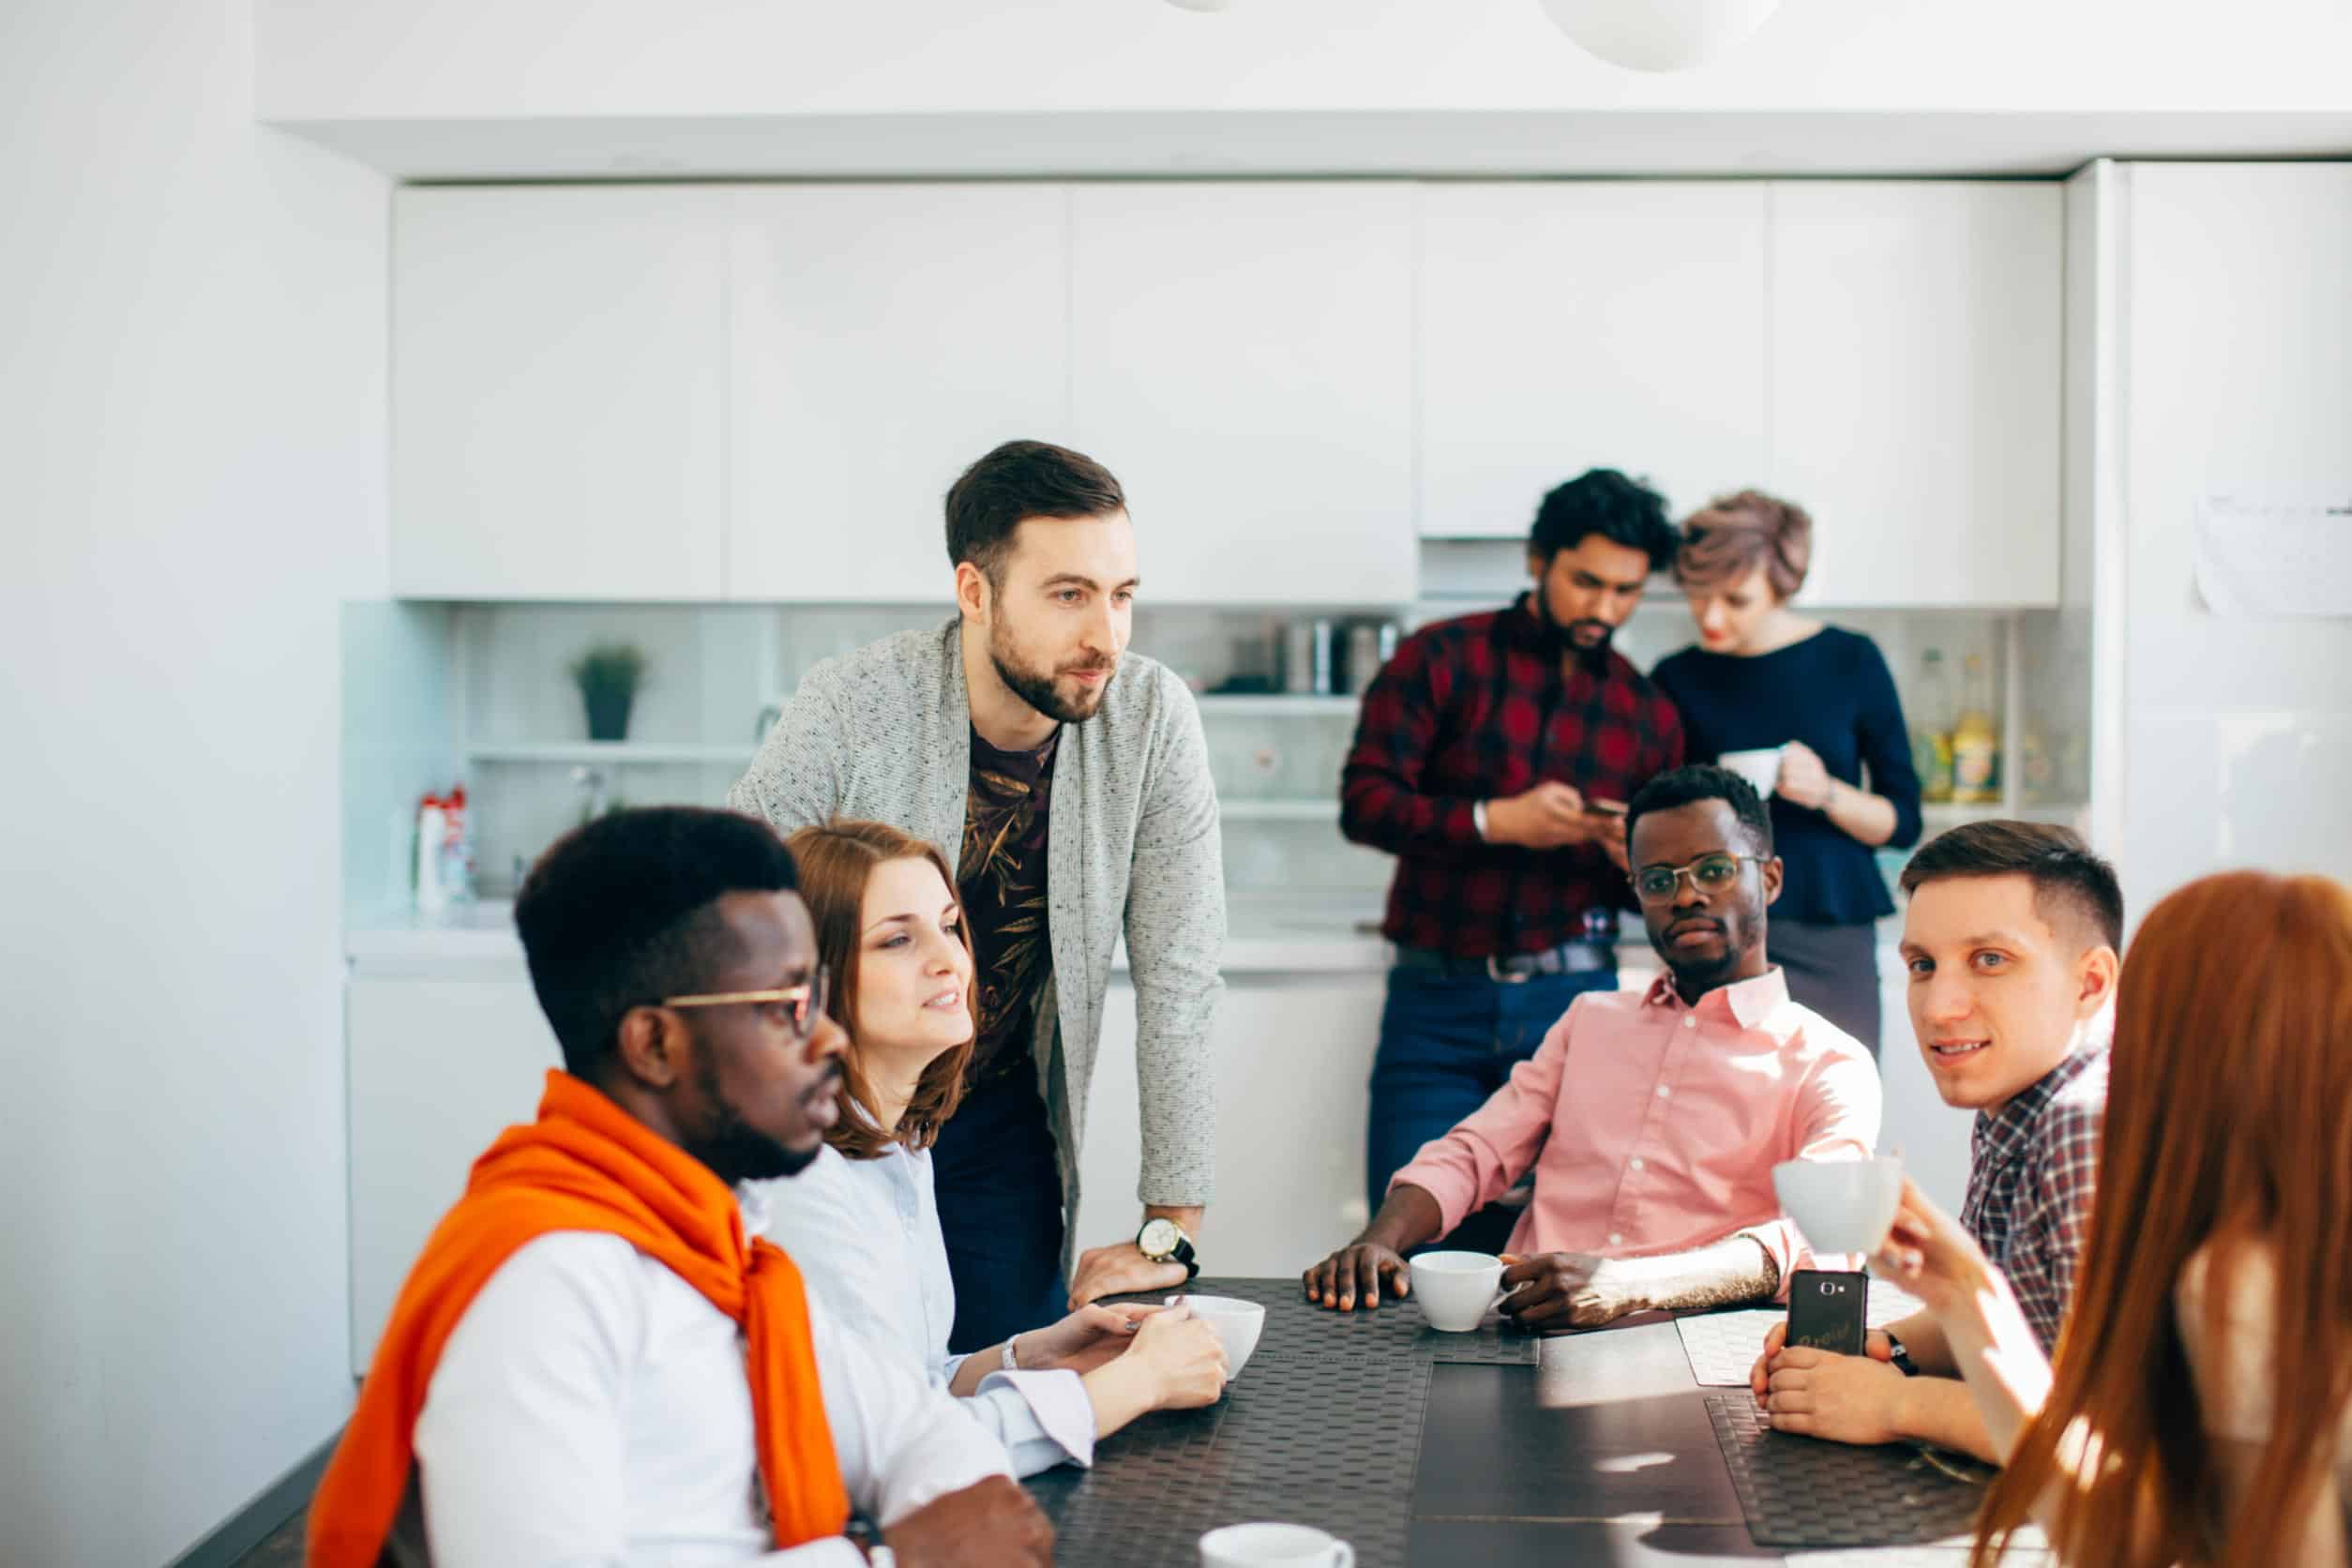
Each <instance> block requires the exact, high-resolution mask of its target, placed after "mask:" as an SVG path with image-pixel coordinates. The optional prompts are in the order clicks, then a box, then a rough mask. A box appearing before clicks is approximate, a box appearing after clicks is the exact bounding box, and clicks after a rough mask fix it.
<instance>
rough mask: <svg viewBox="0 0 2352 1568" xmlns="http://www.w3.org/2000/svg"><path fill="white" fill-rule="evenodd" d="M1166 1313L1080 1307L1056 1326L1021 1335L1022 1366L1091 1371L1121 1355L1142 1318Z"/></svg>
mask: <svg viewBox="0 0 2352 1568" xmlns="http://www.w3.org/2000/svg"><path fill="white" fill-rule="evenodd" d="M1166 1310H1167V1309H1166V1308H1165V1307H1158V1306H1144V1305H1140V1304H1129V1305H1124V1306H1106V1305H1102V1304H1095V1305H1092V1306H1081V1307H1079V1308H1078V1310H1077V1311H1076V1312H1073V1313H1071V1314H1070V1315H1069V1316H1068V1317H1067V1318H1064V1319H1062V1320H1061V1321H1060V1322H1058V1323H1048V1325H1046V1326H1045V1327H1044V1328H1042V1329H1032V1330H1030V1331H1029V1332H1028V1333H1026V1334H1021V1335H1020V1336H1019V1340H1020V1343H1019V1346H1018V1354H1019V1356H1020V1363H1021V1365H1023V1366H1024V1367H1029V1368H1032V1369H1033V1370H1036V1371H1040V1372H1043V1371H1048V1370H1051V1369H1052V1368H1055V1367H1066V1368H1068V1369H1069V1370H1070V1371H1073V1372H1091V1371H1093V1369H1094V1368H1095V1367H1097V1366H1101V1365H1103V1364H1106V1363H1108V1362H1109V1361H1111V1360H1112V1359H1113V1358H1114V1357H1117V1356H1119V1355H1120V1354H1122V1353H1123V1352H1124V1351H1125V1350H1126V1349H1127V1347H1128V1345H1129V1344H1131V1343H1132V1342H1133V1341H1134V1339H1135V1334H1136V1329H1137V1326H1138V1325H1139V1324H1140V1323H1141V1322H1142V1321H1143V1319H1146V1318H1149V1317H1151V1316H1152V1315H1153V1314H1154V1313H1157V1312H1164V1311H1166Z"/></svg>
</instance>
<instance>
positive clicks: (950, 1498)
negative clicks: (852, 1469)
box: [882, 1475, 1053, 1568]
mask: <svg viewBox="0 0 2352 1568" xmlns="http://www.w3.org/2000/svg"><path fill="white" fill-rule="evenodd" d="M882 1545H886V1546H888V1547H889V1548H890V1552H891V1555H892V1556H893V1557H895V1558H897V1560H898V1561H899V1562H900V1564H901V1565H902V1568H1050V1565H1051V1563H1052V1562H1053V1526H1052V1525H1051V1524H1049V1523H1048V1522H1047V1520H1046V1515H1045V1514H1044V1513H1043V1512H1042V1511H1040V1510H1039V1508H1038V1507H1037V1504H1036V1503H1035V1501H1034V1500H1032V1499H1031V1497H1030V1495H1029V1494H1028V1493H1027V1492H1024V1491H1022V1490H1021V1488H1020V1486H1019V1485H1018V1484H1017V1483H1015V1482H1014V1481H1012V1480H1010V1479H1009V1478H1007V1477H1005V1476H1002V1475H991V1476H989V1477H988V1479H986V1480H985V1481H979V1482H975V1483H973V1484H972V1485H969V1486H966V1487H965V1488H964V1489H963V1490H962V1491H960V1492H950V1493H948V1494H947V1495H946V1496H945V1497H942V1498H934V1499H932V1500H930V1501H929V1502H927V1503H926V1504H924V1505H923V1506H922V1507H920V1508H918V1509H916V1510H915V1511H914V1512H913V1513H912V1514H909V1515H906V1516H905V1517H904V1518H902V1519H900V1520H899V1521H898V1522H897V1524H894V1525H891V1526H890V1527H888V1528H887V1529H885V1530H883V1531H882Z"/></svg>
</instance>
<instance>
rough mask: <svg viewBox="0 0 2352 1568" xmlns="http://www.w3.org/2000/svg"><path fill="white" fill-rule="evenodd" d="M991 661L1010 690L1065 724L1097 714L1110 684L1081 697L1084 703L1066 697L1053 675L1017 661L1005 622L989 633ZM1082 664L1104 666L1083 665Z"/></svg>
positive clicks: (1087, 667) (1035, 707) (997, 676)
mask: <svg viewBox="0 0 2352 1568" xmlns="http://www.w3.org/2000/svg"><path fill="white" fill-rule="evenodd" d="M988 662H989V663H991V664H993V665H995V666H996V678H997V679H998V680H1000V681H1003V683H1004V687H1005V689H1006V690H1007V691H1010V692H1011V693H1012V694H1013V695H1014V696H1016V697H1018V698H1019V699H1020V700H1021V701H1024V702H1026V703H1028V704H1029V705H1030V706H1031V707H1033V708H1034V709H1036V710H1037V711H1038V712H1039V713H1041V714H1043V715H1045V716H1047V717H1048V718H1050V719H1054V720H1056V721H1058V722H1060V723H1063V724H1083V723H1085V722H1086V721H1087V720H1088V719H1090V718H1093V716H1094V714H1095V712H1096V710H1098V709H1100V708H1101V707H1102V705H1103V691H1104V689H1106V688H1107V687H1108V685H1109V683H1108V682H1105V683H1104V685H1103V686H1100V687H1097V688H1095V690H1094V692H1093V695H1092V696H1091V697H1089V698H1086V699H1082V700H1081V702H1082V703H1083V705H1081V702H1073V701H1064V700H1063V696H1062V694H1061V693H1060V692H1058V691H1056V690H1055V689H1054V686H1053V677H1052V676H1051V675H1048V674H1040V673H1038V672H1037V671H1034V670H1025V669H1023V668H1021V666H1020V665H1018V664H1017V663H1015V662H1014V659H1013V654H1012V651H1011V650H1010V649H1009V648H1007V647H1006V646H1005V641H1004V637H1003V627H1002V626H999V627H998V628H997V629H996V630H994V631H992V632H990V633H989V634H988ZM1078 668H1079V669H1095V668H1102V667H1100V666H1093V665H1080V666H1078Z"/></svg>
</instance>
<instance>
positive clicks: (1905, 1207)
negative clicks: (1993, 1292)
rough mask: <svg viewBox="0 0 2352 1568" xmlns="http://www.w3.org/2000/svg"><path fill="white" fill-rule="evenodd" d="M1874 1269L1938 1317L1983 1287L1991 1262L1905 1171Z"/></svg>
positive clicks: (1946, 1317)
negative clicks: (1890, 1225) (1899, 1199)
mask: <svg viewBox="0 0 2352 1568" xmlns="http://www.w3.org/2000/svg"><path fill="white" fill-rule="evenodd" d="M1877 1264H1878V1268H1879V1271H1880V1273H1881V1274H1883V1275H1884V1276H1885V1277H1886V1278H1888V1279H1891V1280H1892V1281H1893V1282H1894V1283H1895V1284H1897V1285H1900V1286H1901V1287H1903V1289H1906V1290H1908V1291H1910V1292H1911V1294H1913V1295H1915V1296H1917V1297H1918V1298H1919V1299H1920V1300H1922V1302H1925V1303H1926V1304H1927V1309H1928V1310H1929V1311H1930V1312H1933V1313H1934V1314H1935V1315H1936V1316H1937V1319H1944V1320H1949V1319H1950V1317H1951V1314H1952V1311H1953V1310H1954V1309H1955V1308H1957V1307H1959V1306H1960V1305H1962V1304H1964V1303H1967V1302H1968V1301H1969V1300H1970V1299H1972V1298H1973V1297H1975V1296H1976V1295H1978V1294H1979V1293H1980V1292H1982V1291H1983V1290H1984V1289H1986V1287H1987V1286H1988V1285H1989V1284H1990V1282H1991V1280H1992V1278H1993V1277H1994V1271H1993V1265H1992V1262H1991V1260H1990V1259H1987V1258H1986V1257H1985V1256H1984V1250H1983V1248H1982V1247H1980V1246H1978V1245H1977V1244H1976V1239H1975V1238H1974V1237H1972V1236H1970V1235H1969V1234H1968V1232H1967V1231H1966V1230H1963V1229H1960V1226H1959V1224H1958V1222H1957V1221H1955V1220H1954V1219H1953V1218H1952V1216H1951V1215H1950V1214H1945V1213H1944V1212H1943V1211H1942V1210H1941V1209H1938V1208H1937V1207H1936V1205H1935V1204H1933V1203H1931V1202H1929V1201H1928V1200H1927V1198H1926V1195H1925V1194H1923V1193H1922V1192H1921V1191H1920V1190H1919V1187H1918V1185H1917V1184H1915V1183H1914V1182H1912V1181H1911V1179H1910V1178H1909V1177H1905V1178H1904V1179H1903V1203H1902V1207H1900V1208H1899V1209H1897V1210H1896V1211H1895V1214H1894V1227H1893V1229H1891V1230H1889V1231H1888V1232H1887V1239H1886V1240H1885V1241H1884V1242H1882V1243H1881V1244H1879V1247H1878V1256H1877Z"/></svg>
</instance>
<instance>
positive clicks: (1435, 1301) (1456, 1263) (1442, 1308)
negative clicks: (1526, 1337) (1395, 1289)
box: [1412, 1252, 1503, 1334]
mask: <svg viewBox="0 0 2352 1568" xmlns="http://www.w3.org/2000/svg"><path fill="white" fill-rule="evenodd" d="M1412 1278H1413V1300H1415V1301H1417V1302H1419V1303H1420V1304H1421V1315H1422V1316H1423V1317H1424V1318H1426V1319H1429V1326H1430V1327H1431V1328H1433V1329H1439V1330H1441V1331H1443V1332H1444V1333H1446V1334H1468V1333H1470V1331H1471V1330H1473V1329H1475V1328H1477V1327H1478V1325H1479V1324H1480V1323H1482V1322H1484V1321H1485V1319H1486V1314H1487V1313H1489V1312H1491V1311H1493V1310H1494V1309H1495V1306H1496V1304H1498V1303H1500V1301H1501V1300H1502V1294H1503V1293H1502V1292H1501V1290H1500V1286H1501V1284H1502V1259H1500V1258H1498V1257H1496V1256H1495V1255H1494V1254H1493V1253H1491V1252H1425V1253H1422V1254H1421V1255H1420V1256H1419V1257H1417V1258H1415V1259H1413V1260H1412Z"/></svg>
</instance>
